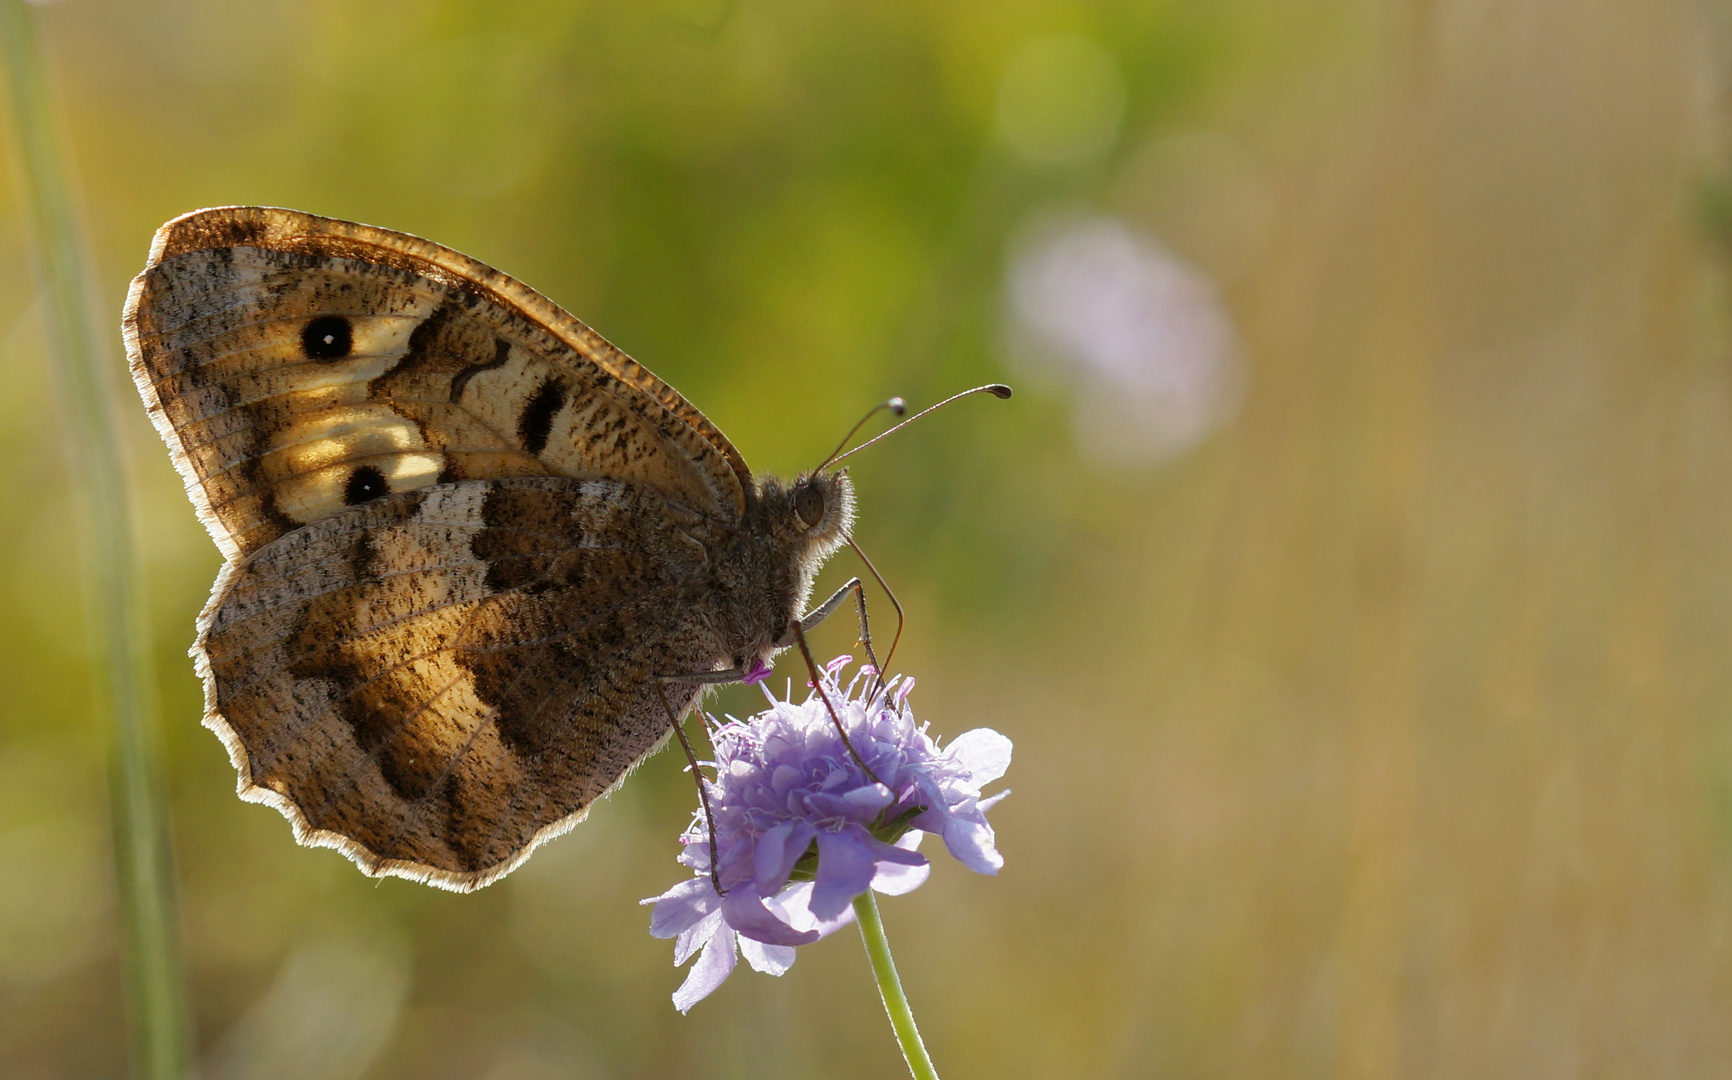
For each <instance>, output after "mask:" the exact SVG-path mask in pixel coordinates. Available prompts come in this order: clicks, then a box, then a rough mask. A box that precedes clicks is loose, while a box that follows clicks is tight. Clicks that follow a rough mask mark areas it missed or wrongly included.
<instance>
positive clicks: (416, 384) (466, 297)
mask: <svg viewBox="0 0 1732 1080" xmlns="http://www.w3.org/2000/svg"><path fill="white" fill-rule="evenodd" d="M126 332H127V338H128V344H129V352H130V354H131V356H132V362H133V376H134V379H135V380H136V381H137V382H138V384H139V388H140V391H141V392H142V393H143V394H144V396H145V399H146V402H147V404H148V405H149V406H150V408H151V411H152V415H153V419H154V420H155V422H156V423H157V426H158V429H159V430H160V431H161V432H162V433H163V436H164V438H165V439H167V440H168V441H169V445H170V446H171V447H172V448H175V449H177V450H178V451H179V452H178V454H177V462H176V463H177V465H178V466H179V467H180V469H181V470H182V472H183V474H184V475H185V478H186V479H187V481H188V489H189V491H190V492H192V494H193V497H194V501H195V503H197V504H199V506H200V509H201V511H202V515H203V517H204V520H205V522H206V524H207V526H209V527H210V528H211V530H212V533H213V535H214V536H215V537H216V539H217V542H218V544H219V546H221V547H223V549H224V551H225V552H227V553H230V554H244V553H246V552H250V551H254V550H257V549H258V548H259V547H261V546H262V545H264V544H266V543H268V542H270V541H271V540H273V539H275V538H276V537H278V536H281V535H282V534H283V533H285V532H288V531H289V530H291V529H294V528H296V527H297V526H299V525H304V524H306V523H308V522H311V521H315V520H318V519H319V518H321V517H324V516H326V515H328V514H332V513H335V512H337V511H338V510H341V509H343V508H344V507H347V506H354V505H358V504H360V503H363V502H366V501H368V500H370V499H374V498H379V497H382V496H384V495H388V494H392V493H395V492H401V491H410V490H415V489H418V488H422V487H426V486H429V485H431V484H435V483H439V482H441V481H442V480H443V481H450V480H458V479H469V478H490V477H504V476H523V475H563V476H572V477H613V478H616V479H630V480H635V481H637V482H640V483H644V484H647V485H648V486H650V487H653V488H655V489H657V490H659V491H662V492H663V493H664V494H666V495H667V496H669V497H670V498H672V499H675V500H677V501H678V502H680V503H681V504H683V505H685V506H687V507H689V508H690V509H692V510H693V511H694V512H697V513H699V514H702V515H704V516H708V517H713V518H717V519H720V520H724V521H727V520H738V517H739V515H740V512H741V509H742V507H743V499H744V494H743V493H744V490H745V488H744V486H743V485H745V484H746V483H748V482H749V474H748V473H747V472H746V468H745V465H744V463H743V462H742V461H741V460H740V458H739V455H738V453H737V452H735V451H734V449H733V447H732V446H731V445H729V444H728V442H727V440H726V439H724V438H723V437H722V436H721V434H720V433H719V432H717V431H716V430H715V429H714V427H712V426H711V425H710V424H709V422H708V421H707V420H705V419H704V418H703V417H702V414H700V413H698V412H697V410H696V409H693V408H692V407H691V406H690V405H689V404H687V403H686V402H685V401H684V399H682V398H680V397H679V395H678V394H677V393H675V392H674V391H673V390H671V389H670V388H668V387H667V386H666V384H664V383H662V382H661V381H660V380H658V379H656V378H655V377H654V376H653V375H650V374H649V373H648V372H647V371H645V370H644V369H643V368H642V367H641V366H639V365H638V364H636V363H635V362H633V361H631V360H630V359H629V358H627V357H625V356H624V355H623V354H621V353H619V352H618V350H616V349H613V348H612V347H611V346H609V345H608V344H607V343H606V342H605V341H603V340H602V339H601V338H600V337H599V336H597V335H596V334H595V333H594V332H593V331H591V330H589V328H588V327H585V326H584V325H583V324H582V323H580V322H578V321H577V320H576V319H575V318H573V317H572V316H570V315H568V314H566V313H565V312H563V311H562V310H560V309H559V308H558V307H557V306H555V305H553V304H552V303H550V302H549V301H547V300H545V299H544V298H542V297H541V296H539V295H538V294H536V293H534V292H533V291H532V290H530V289H528V288H527V287H525V286H523V285H521V284H520V283H518V282H516V281H514V280H512V279H510V278H508V277H506V276H505V275H503V274H499V273H498V272H496V271H493V270H491V269H489V268H487V267H485V266H483V265H481V264H480V263H476V262H474V261H473V260H471V259H468V258H466V257H464V256H462V255H459V254H457V253H456V252H453V251H450V250H449V249H446V248H441V247H439V246H438V245H436V244H431V243H429V242H427V241H424V240H418V239H416V238H413V237H407V236H403V235H402V234H399V233H391V232H387V231H385V230H379V229H372V228H369V227H367V226H362V225H354V224H351V223H347V222H338V221H333V220H331V219H327V218H316V217H313V216H311V215H306V214H299V213H295V212H293V211H286V210H269V209H259V208H229V209H223V210H210V211H201V212H199V213H198V214H193V215H188V216H187V217H184V218H179V219H177V220H175V221H173V222H170V223H169V224H168V225H165V226H163V228H162V230H160V231H159V233H158V236H157V240H156V243H155V244H154V246H153V248H152V258H151V263H150V265H149V266H147V268H146V270H145V272H144V273H143V274H141V275H139V277H138V279H137V281H136V282H135V283H134V285H133V290H132V293H131V295H130V297H129V299H128V304H127V313H126Z"/></svg>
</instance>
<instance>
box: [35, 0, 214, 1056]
mask: <svg viewBox="0 0 1732 1080" xmlns="http://www.w3.org/2000/svg"><path fill="white" fill-rule="evenodd" d="M0 39H3V48H4V50H5V58H6V72H7V83H8V90H9V92H10V97H11V114H12V137H13V145H14V150H15V156H16V159H17V161H18V165H19V173H20V178H21V181H22V185H23V195H24V200H23V201H24V204H25V206H26V207H27V209H28V212H29V215H30V218H31V221H30V224H31V226H32V229H31V234H32V239H33V241H34V244H33V247H34V251H35V256H36V264H37V271H38V274H39V277H40V279H41V282H42V288H43V289H44V292H45V294H46V298H47V300H48V304H47V311H48V318H49V323H50V325H49V328H48V329H49V341H50V343H51V347H52V348H53V349H54V351H55V353H56V355H55V356H54V358H53V359H54V363H53V367H54V369H55V371H56V374H57V379H58V381H59V383H60V389H61V391H62V393H61V397H62V399H63V403H64V406H65V408H66V410H67V416H66V426H67V430H68V432H69V436H70V437H69V439H68V442H69V444H70V445H71V446H72V447H73V448H74V449H73V453H74V457H75V460H74V462H73V465H74V469H75V475H77V476H78V478H79V480H80V487H81V488H82V495H83V499H82V504H83V508H84V524H85V526H86V528H87V531H88V534H89V546H88V559H87V565H88V571H89V575H90V580H89V585H90V590H89V592H90V611H91V618H92V625H93V626H94V627H95V630H96V637H97V646H98V652H97V655H98V662H99V664H100V666H101V671H100V677H99V678H98V680H97V684H96V690H97V693H98V694H99V695H100V697H101V701H100V703H99V708H100V714H101V715H107V716H108V717H110V718H111V730H110V731H109V732H108V733H107V734H108V738H107V742H108V746H109V755H110V757H109V760H110V764H109V769H110V780H109V786H110V802H111V806H112V813H113V818H114V825H113V827H114V852H115V864H116V865H115V869H116V876H117V880H118V884H119V890H120V898H121V910H122V918H123V920H124V940H125V949H126V973H127V1001H128V1007H129V1010H130V1015H131V1020H132V1028H133V1055H134V1070H135V1072H136V1073H137V1075H139V1076H141V1077H145V1078H147V1080H171V1078H172V1080H180V1078H181V1077H184V1076H185V1075H186V1047H187V1039H186V1034H187V1022H186V1004H185V1002H186V995H185V989H184V985H183V982H182V969H181V959H180V946H179V912H178V909H177V906H176V900H175V888H174V872H173V861H172V856H171V853H170V849H169V844H168V830H167V809H166V803H165V801H164V798H163V794H162V791H163V785H162V780H161V775H162V772H161V764H160V753H159V750H158V747H157V744H156V727H157V716H156V708H155V680H154V677H153V674H152V671H151V662H150V650H149V642H150V637H149V633H148V629H147V626H146V621H145V617H144V610H143V607H144V605H143V603H142V601H141V588H140V581H139V577H138V574H137V572H136V560H135V552H134V549H133V533H132V515H131V499H130V491H129V489H128V485H127V483H126V479H125V475H124V470H123V467H122V458H121V446H120V441H119V437H118V435H117V432H116V425H115V424H114V421H113V409H112V405H113V402H112V400H111V394H110V387H111V385H112V381H111V379H110V378H109V377H108V374H107V371H106V369H105V367H104V365H105V364H106V363H107V362H108V357H109V356H110V355H111V354H110V352H109V350H108V349H107V348H105V347H104V346H103V344H102V337H101V336H100V335H99V334H98V332H97V331H96V326H97V325H98V323H97V321H96V320H95V319H94V318H93V311H92V308H93V305H92V298H93V297H94V296H95V295H96V291H97V290H96V289H95V283H94V281H93V278H92V275H91V272H90V268H89V260H88V259H87V257H86V255H85V250H84V245H83V241H82V234H81V231H80V229H79V225H78V219H77V213H76V207H75V200H74V198H73V195H72V191H71V188H70V186H69V185H68V183H67V177H66V172H65V169H64V167H63V164H62V160H61V156H60V148H59V145H58V142H57V139H56V129H55V126H54V123H53V109H52V106H51V98H50V88H49V83H48V78H47V72H46V71H45V70H44V67H43V61H42V54H41V50H40V48H39V45H38V37H37V27H36V11H35V10H34V9H33V8H32V7H30V6H29V5H27V4H25V3H24V2H23V0H0Z"/></svg>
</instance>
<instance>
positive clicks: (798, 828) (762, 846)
mask: <svg viewBox="0 0 1732 1080" xmlns="http://www.w3.org/2000/svg"><path fill="white" fill-rule="evenodd" d="M817 832H818V830H817V828H816V827H814V826H813V825H812V824H811V823H810V822H806V821H784V822H782V823H781V824H780V825H777V826H776V827H775V828H773V829H770V830H769V831H767V832H765V833H764V835H763V836H760V837H758V845H757V849H756V850H754V851H753V852H752V868H753V871H754V877H753V879H752V880H753V883H754V884H755V885H757V886H758V893H759V895H762V896H773V895H775V893H776V890H777V889H780V888H781V887H782V886H783V885H784V884H786V883H787V881H788V875H789V874H791V873H793V872H794V864H795V863H797V862H799V861H800V856H802V855H804V854H805V853H806V848H807V847H808V846H809V845H810V844H811V843H812V837H813V836H814V835H815V834H816V833H817Z"/></svg>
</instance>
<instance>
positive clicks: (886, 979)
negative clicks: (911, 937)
mask: <svg viewBox="0 0 1732 1080" xmlns="http://www.w3.org/2000/svg"><path fill="white" fill-rule="evenodd" d="M854 917H855V918H856V919H858V920H859V922H860V936H861V937H862V938H864V939H865V941H866V955H867V956H869V957H871V958H872V974H873V976H874V977H875V978H877V980H878V994H879V996H880V997H882V998H883V999H884V1011H885V1012H887V1013H889V1014H890V1026H891V1027H892V1028H894V1029H895V1031H896V1041H897V1042H898V1043H899V1044H901V1046H902V1057H903V1059H904V1060H906V1061H907V1062H908V1071H909V1072H911V1073H913V1074H914V1080H938V1070H937V1069H934V1068H933V1067H932V1059H931V1058H930V1057H928V1056H927V1054H926V1044H925V1043H923V1042H921V1041H920V1029H919V1028H917V1027H915V1026H914V1012H913V1010H911V1009H909V1007H908V997H907V995H905V994H903V993H902V980H901V979H900V978H898V977H897V975H896V961H895V960H892V959H891V958H890V939H889V938H887V937H885V936H884V920H883V919H880V918H879V917H878V901H877V900H875V899H874V898H873V896H872V890H871V889H867V890H866V891H865V892H863V893H861V894H860V895H859V896H856V897H855V898H854Z"/></svg>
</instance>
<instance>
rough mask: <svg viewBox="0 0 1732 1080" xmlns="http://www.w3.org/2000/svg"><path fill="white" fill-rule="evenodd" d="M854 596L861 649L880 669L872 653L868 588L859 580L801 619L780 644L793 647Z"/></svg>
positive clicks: (837, 591)
mask: <svg viewBox="0 0 1732 1080" xmlns="http://www.w3.org/2000/svg"><path fill="white" fill-rule="evenodd" d="M849 593H853V594H854V606H855V608H856V609H857V610H858V611H859V612H860V647H861V648H863V649H865V650H866V659H867V660H868V661H870V662H871V664H872V667H873V668H874V669H877V668H878V654H877V653H875V652H873V651H872V623H871V621H870V620H868V619H867V617H866V586H865V585H863V584H862V583H861V581H860V579H859V578H849V579H848V583H847V584H846V585H844V586H842V587H841V588H840V589H837V590H836V591H835V592H834V593H832V594H830V599H828V600H826V601H824V602H823V603H822V604H819V605H818V606H817V607H815V608H813V609H812V610H811V611H810V612H808V613H807V614H805V615H802V616H801V617H800V621H799V623H798V625H797V627H790V628H789V630H788V633H787V635H786V640H784V641H781V642H778V644H780V645H783V646H787V645H792V644H794V642H795V639H796V638H798V637H800V636H802V635H805V634H809V633H811V632H812V631H813V630H815V629H817V627H818V624H819V623H821V622H823V621H824V620H825V619H828V618H829V617H830V616H832V615H834V614H835V613H836V609H837V608H839V607H841V606H842V605H843V604H844V603H845V602H846V601H847V599H848V594H849Z"/></svg>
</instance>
